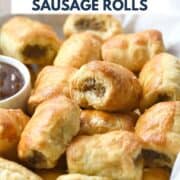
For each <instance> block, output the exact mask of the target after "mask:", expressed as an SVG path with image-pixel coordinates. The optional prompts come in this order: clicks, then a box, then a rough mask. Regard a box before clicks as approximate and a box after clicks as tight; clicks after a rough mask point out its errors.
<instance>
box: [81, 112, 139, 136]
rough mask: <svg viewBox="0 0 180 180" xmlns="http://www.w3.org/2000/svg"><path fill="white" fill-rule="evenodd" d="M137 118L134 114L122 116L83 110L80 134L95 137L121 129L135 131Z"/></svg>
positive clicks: (120, 114)
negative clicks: (95, 135) (94, 135)
mask: <svg viewBox="0 0 180 180" xmlns="http://www.w3.org/2000/svg"><path fill="white" fill-rule="evenodd" d="M137 117H138V116H137V115H136V114H134V113H128V114H122V113H108V112H103V111H96V110H82V111H81V116H80V121H81V126H80V132H79V134H85V135H93V134H101V133H105V132H109V131H114V130H120V129H123V130H127V131H134V126H135V123H136V120H137Z"/></svg>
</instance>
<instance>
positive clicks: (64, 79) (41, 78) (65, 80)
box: [28, 66, 76, 113]
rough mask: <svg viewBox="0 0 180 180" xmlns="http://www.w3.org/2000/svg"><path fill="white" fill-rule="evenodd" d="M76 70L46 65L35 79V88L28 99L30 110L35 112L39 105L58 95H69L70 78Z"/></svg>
mask: <svg viewBox="0 0 180 180" xmlns="http://www.w3.org/2000/svg"><path fill="white" fill-rule="evenodd" d="M75 71H76V69H75V68H72V67H54V66H46V67H45V68H43V69H42V70H41V71H40V73H39V74H38V77H37V79H36V81H35V85H34V89H33V90H32V93H31V96H30V98H29V100H28V110H29V112H30V113H32V112H34V110H35V108H36V107H37V105H39V104H40V103H42V102H43V101H45V100H47V99H50V98H52V97H55V96H58V95H65V96H67V97H69V96H70V95H69V79H70V78H71V76H72V74H73V73H74V72H75Z"/></svg>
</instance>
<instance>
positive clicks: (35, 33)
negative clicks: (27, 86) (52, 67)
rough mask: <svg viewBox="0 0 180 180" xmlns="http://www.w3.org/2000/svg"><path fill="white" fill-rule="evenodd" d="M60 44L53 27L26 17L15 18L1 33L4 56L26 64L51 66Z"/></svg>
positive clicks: (0, 40) (1, 46) (5, 25)
mask: <svg viewBox="0 0 180 180" xmlns="http://www.w3.org/2000/svg"><path fill="white" fill-rule="evenodd" d="M60 44H61V41H60V40H59V39H58V37H57V35H56V33H55V32H54V31H53V30H52V28H51V27H49V26H48V25H45V24H42V23H40V22H38V21H34V20H31V19H28V18H26V17H13V18H12V19H10V20H9V21H8V22H6V23H5V24H4V25H3V26H2V29H1V31H0V48H1V50H2V52H3V54H5V55H7V56H12V57H15V58H16V59H19V60H20V61H22V62H23V63H25V64H42V65H46V64H51V63H52V62H53V60H54V58H55V56H56V54H57V51H58V49H59V47H60Z"/></svg>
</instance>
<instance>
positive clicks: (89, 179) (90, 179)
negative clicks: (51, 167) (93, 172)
mask: <svg viewBox="0 0 180 180" xmlns="http://www.w3.org/2000/svg"><path fill="white" fill-rule="evenodd" d="M57 180H112V179H110V178H106V177H100V176H87V175H84V174H66V175H62V176H59V177H58V178H57Z"/></svg>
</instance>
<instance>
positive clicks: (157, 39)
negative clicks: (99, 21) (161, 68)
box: [102, 30, 164, 72]
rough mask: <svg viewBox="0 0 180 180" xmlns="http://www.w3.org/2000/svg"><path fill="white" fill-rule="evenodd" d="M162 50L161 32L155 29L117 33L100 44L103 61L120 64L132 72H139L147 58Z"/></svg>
mask: <svg viewBox="0 0 180 180" xmlns="http://www.w3.org/2000/svg"><path fill="white" fill-rule="evenodd" d="M162 51H164V44H163V40H162V34H161V33H160V32H159V31H156V30H147V31H143V32H138V33H134V34H122V35H117V36H115V37H113V38H111V39H109V40H108V41H107V42H105V43H104V45H103V46H102V56H103V59H104V60H105V61H110V62H113V63H117V64H120V65H122V66H124V67H126V68H128V69H129V70H131V71H134V72H139V71H140V70H141V69H142V67H143V65H144V64H145V63H146V62H147V61H148V60H149V59H151V58H152V57H153V56H154V55H156V54H158V53H160V52H162Z"/></svg>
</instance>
